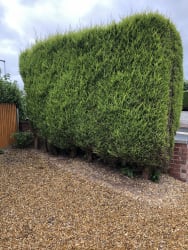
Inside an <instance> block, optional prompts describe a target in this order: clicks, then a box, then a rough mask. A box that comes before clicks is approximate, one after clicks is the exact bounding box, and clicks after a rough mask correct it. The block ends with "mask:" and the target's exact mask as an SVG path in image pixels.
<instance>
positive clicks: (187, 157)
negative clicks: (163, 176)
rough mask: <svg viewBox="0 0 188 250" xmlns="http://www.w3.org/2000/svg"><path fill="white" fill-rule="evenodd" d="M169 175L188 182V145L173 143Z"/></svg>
mask: <svg viewBox="0 0 188 250" xmlns="http://www.w3.org/2000/svg"><path fill="white" fill-rule="evenodd" d="M169 174H170V175H171V176H173V177H174V178H176V179H178V180H181V181H185V182H188V144H187V143H175V147H174V154H173V157H172V159H171V163H170V169H169Z"/></svg>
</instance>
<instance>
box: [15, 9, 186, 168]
mask: <svg viewBox="0 0 188 250" xmlns="http://www.w3.org/2000/svg"><path fill="white" fill-rule="evenodd" d="M20 72H21V75H22V78H23V81H24V84H25V90H26V93H27V97H28V98H27V102H28V107H29V117H30V118H31V120H32V122H33V124H34V125H35V126H36V127H37V129H38V130H39V133H40V135H42V136H43V137H46V138H48V140H49V142H50V143H52V144H53V145H55V146H57V147H59V148H71V147H73V146H75V147H79V148H81V149H82V150H85V151H88V152H94V153H96V154H97V155H99V156H100V157H104V158H108V157H109V158H111V157H114V158H120V159H123V160H125V161H127V162H130V163H131V162H134V163H136V164H137V165H139V164H141V165H148V166H152V167H153V166H160V167H161V168H166V167H167V166H168V164H169V159H170V155H171V153H172V149H173V143H174V135H175V132H176V129H177V127H178V125H179V117H180V111H181V109H182V92H183V70H182V43H181V38H180V36H179V33H178V32H177V30H176V28H175V26H174V25H173V24H172V23H171V22H170V21H169V20H168V19H166V18H165V17H163V16H161V15H159V14H155V13H154V14H153V13H148V14H137V15H134V16H131V17H129V18H126V19H123V20H122V21H121V22H120V23H118V24H117V23H112V24H110V25H108V26H104V27H94V28H90V29H85V30H81V31H78V32H70V33H68V34H65V35H60V34H58V35H55V36H52V37H49V38H48V39H46V40H44V41H38V42H37V43H36V44H35V45H34V46H32V47H31V48H30V49H27V50H25V51H24V52H22V53H21V55H20Z"/></svg>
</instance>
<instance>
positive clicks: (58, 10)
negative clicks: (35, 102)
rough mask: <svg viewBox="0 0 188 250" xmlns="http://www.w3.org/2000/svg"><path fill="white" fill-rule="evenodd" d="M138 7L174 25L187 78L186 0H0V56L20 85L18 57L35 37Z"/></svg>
mask: <svg viewBox="0 0 188 250" xmlns="http://www.w3.org/2000/svg"><path fill="white" fill-rule="evenodd" d="M141 11H158V12H159V13H162V14H164V15H165V16H166V17H169V18H170V19H171V20H172V22H173V23H174V24H175V25H176V27H177V29H178V30H179V32H180V34H181V37H182V42H183V47H184V70H185V77H186V78H187V79H188V35H187V26H188V15H187V13H188V8H187V0H179V1H172V0H165V1H164V0H156V1H151V0H137V1H132V0H126V1H125V0H53V1H52V0H0V30H1V32H0V59H6V63H7V70H8V72H10V73H11V75H12V78H14V77H16V79H18V81H19V83H20V85H22V81H20V76H19V69H18V57H19V54H20V51H21V50H24V49H25V48H26V47H28V46H30V45H31V44H32V43H33V42H34V41H35V39H36V38H39V39H40V38H44V37H46V36H48V35H49V34H54V33H56V32H61V33H64V32H65V31H69V30H70V27H71V29H77V28H80V27H85V26H91V25H95V24H106V23H109V22H110V21H111V20H116V21H118V20H120V19H121V18H122V17H126V16H127V15H131V14H134V13H135V12H141ZM0 67H1V65H0ZM18 76H19V77H18Z"/></svg>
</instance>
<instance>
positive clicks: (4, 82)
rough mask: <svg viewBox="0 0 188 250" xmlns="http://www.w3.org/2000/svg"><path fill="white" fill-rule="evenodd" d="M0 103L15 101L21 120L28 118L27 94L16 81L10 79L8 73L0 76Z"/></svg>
mask: <svg viewBox="0 0 188 250" xmlns="http://www.w3.org/2000/svg"><path fill="white" fill-rule="evenodd" d="M0 103H14V104H16V107H17V108H18V109H19V117H20V119H21V120H24V119H25V118H26V102H25V95H24V93H23V91H21V90H20V89H19V88H18V86H17V83H16V81H11V80H10V75H9V74H7V75H5V76H4V77H3V78H2V77H0Z"/></svg>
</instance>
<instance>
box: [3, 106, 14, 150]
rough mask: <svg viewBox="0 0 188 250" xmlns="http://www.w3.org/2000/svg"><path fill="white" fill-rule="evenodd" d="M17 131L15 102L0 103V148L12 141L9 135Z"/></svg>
mask: <svg viewBox="0 0 188 250" xmlns="http://www.w3.org/2000/svg"><path fill="white" fill-rule="evenodd" d="M16 131H17V110H16V105H15V104H6V103H5V104H0V148H5V147H7V146H9V145H11V144H12V143H13V141H14V140H13V139H12V138H11V135H12V134H13V133H15V132H16Z"/></svg>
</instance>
